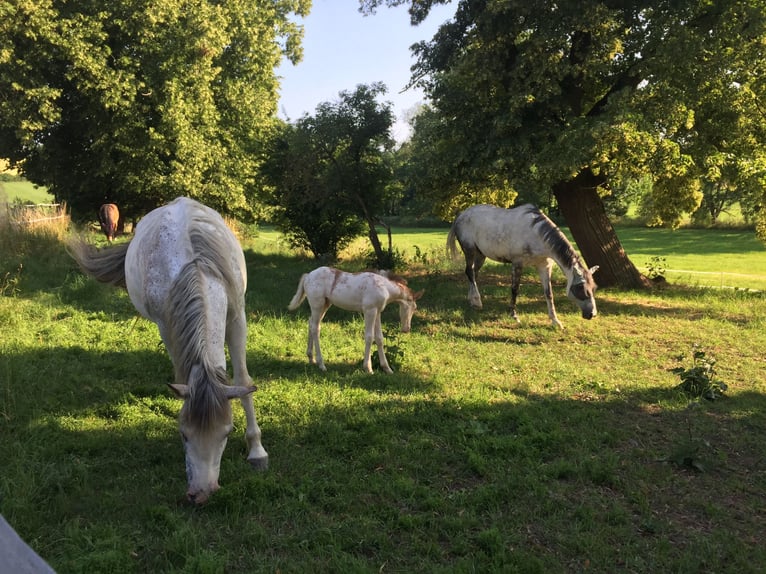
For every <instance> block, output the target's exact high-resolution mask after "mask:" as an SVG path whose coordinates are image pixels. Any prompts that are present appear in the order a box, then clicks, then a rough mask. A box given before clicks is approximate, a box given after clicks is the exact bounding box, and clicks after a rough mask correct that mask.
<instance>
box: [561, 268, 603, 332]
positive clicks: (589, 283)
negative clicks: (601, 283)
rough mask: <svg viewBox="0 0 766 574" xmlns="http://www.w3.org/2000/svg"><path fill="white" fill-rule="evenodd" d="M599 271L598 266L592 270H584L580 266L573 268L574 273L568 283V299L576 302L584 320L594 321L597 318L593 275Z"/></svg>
mask: <svg viewBox="0 0 766 574" xmlns="http://www.w3.org/2000/svg"><path fill="white" fill-rule="evenodd" d="M597 270H598V265H596V266H595V267H591V268H590V269H584V268H582V267H580V266H579V265H575V266H574V267H572V272H571V275H570V277H569V281H567V297H569V298H570V299H571V300H572V301H574V302H575V303H576V304H577V306H578V307H579V308H580V311H582V317H583V319H592V318H593V317H595V316H596V314H597V311H596V299H595V298H594V297H593V294H594V293H595V292H596V282H595V281H594V280H593V274H594V273H595V272H596V271H597Z"/></svg>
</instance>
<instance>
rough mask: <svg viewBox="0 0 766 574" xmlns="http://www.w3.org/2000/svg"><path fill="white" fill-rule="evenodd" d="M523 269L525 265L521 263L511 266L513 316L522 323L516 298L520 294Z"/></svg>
mask: <svg viewBox="0 0 766 574" xmlns="http://www.w3.org/2000/svg"><path fill="white" fill-rule="evenodd" d="M522 271H523V265H522V264H521V263H514V264H513V265H512V266H511V317H513V318H514V319H515V320H516V322H517V323H520V322H521V321H520V320H519V316H518V315H517V314H516V298H517V297H518V296H519V285H520V284H521V272H522Z"/></svg>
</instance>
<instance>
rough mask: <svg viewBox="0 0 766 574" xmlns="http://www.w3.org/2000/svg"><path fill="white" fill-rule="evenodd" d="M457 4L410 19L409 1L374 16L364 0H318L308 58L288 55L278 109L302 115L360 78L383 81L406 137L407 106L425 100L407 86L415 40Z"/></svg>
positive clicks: (308, 34)
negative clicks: (364, 10)
mask: <svg viewBox="0 0 766 574" xmlns="http://www.w3.org/2000/svg"><path fill="white" fill-rule="evenodd" d="M454 11H455V6H454V4H452V3H450V4H447V5H444V6H435V7H434V8H433V10H432V13H431V14H430V15H429V17H428V19H427V20H426V21H425V22H423V23H422V24H420V25H419V26H417V27H413V26H412V25H410V16H409V14H408V13H407V6H398V7H396V8H386V7H385V6H384V7H381V8H378V10H377V11H376V13H375V14H374V15H372V16H363V15H362V14H360V13H359V2H358V0H313V5H312V8H311V13H310V14H309V16H308V17H307V18H301V19H299V20H298V21H299V22H300V23H302V24H303V27H304V33H303V60H302V61H301V63H299V64H298V65H297V66H293V65H292V64H291V63H290V62H289V61H286V60H285V61H283V63H282V65H281V66H280V67H279V68H278V69H277V75H278V76H280V77H281V89H280V100H279V103H278V115H279V117H281V118H283V119H288V120H297V119H298V118H300V117H301V116H303V115H304V114H309V115H313V114H314V112H315V110H316V107H317V106H318V105H319V104H320V103H322V102H335V101H337V100H338V93H339V92H341V91H344V90H345V91H353V90H354V89H355V88H356V86H357V85H358V84H371V83H373V82H383V83H384V84H385V85H386V87H387V93H386V94H385V96H383V97H382V98H381V100H383V101H390V102H391V103H392V104H393V111H394V116H395V118H396V122H395V124H394V126H393V129H392V135H393V136H394V138H395V139H396V140H397V141H400V142H401V141H403V140H405V139H406V138H407V136H408V135H409V126H408V124H407V121H406V117H407V112H409V111H411V110H412V109H413V108H414V107H415V106H417V105H418V104H419V103H422V102H424V96H423V93H422V92H421V91H420V90H416V89H415V88H410V89H409V90H407V91H405V92H403V93H400V92H402V90H404V88H405V86H406V85H407V84H408V83H409V80H410V67H411V66H412V65H413V64H414V63H415V60H414V58H413V56H412V53H411V52H410V46H411V45H412V44H415V43H416V42H419V41H421V40H430V39H431V38H432V37H433V35H434V33H435V32H436V30H437V28H438V27H439V25H440V24H442V23H443V22H444V21H445V20H447V19H449V18H451V17H452V15H453V14H454Z"/></svg>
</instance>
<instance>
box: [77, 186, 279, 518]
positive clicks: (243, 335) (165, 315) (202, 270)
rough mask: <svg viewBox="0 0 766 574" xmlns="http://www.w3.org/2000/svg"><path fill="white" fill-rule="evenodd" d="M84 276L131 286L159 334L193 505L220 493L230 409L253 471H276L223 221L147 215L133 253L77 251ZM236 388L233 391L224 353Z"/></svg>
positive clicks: (178, 213) (207, 216)
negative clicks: (234, 404) (256, 401)
mask: <svg viewBox="0 0 766 574" xmlns="http://www.w3.org/2000/svg"><path fill="white" fill-rule="evenodd" d="M69 248H70V253H71V254H72V256H73V257H74V259H75V260H76V261H77V262H78V264H79V265H80V267H81V268H82V269H83V270H84V271H85V272H86V273H87V274H89V275H91V276H92V277H94V278H95V279H97V280H99V281H102V282H104V283H110V284H113V285H121V286H126V287H127V290H128V294H129V295H130V300H131V301H132V302H133V305H135V307H136V309H137V310H138V312H139V313H141V315H143V316H144V317H146V318H147V319H150V320H152V321H154V322H155V323H156V324H157V326H158V327H159V331H160V336H161V337H162V340H163V342H164V343H165V347H166V349H167V350H168V353H169V354H170V358H171V360H172V362H173V367H174V371H175V383H174V384H171V385H170V388H171V389H172V390H173V391H174V392H175V393H176V395H177V396H178V397H180V398H182V399H183V400H184V403H183V407H182V408H181V413H180V416H179V426H180V431H181V438H182V440H183V445H184V450H185V455H186V474H187V481H188V489H187V497H188V499H189V500H190V501H192V502H195V503H197V504H201V503H204V502H205V501H206V500H207V499H208V498H209V496H210V494H212V493H213V492H215V491H216V490H218V488H219V486H218V475H219V472H220V464H221V456H222V454H223V451H224V448H225V447H226V441H227V438H228V436H229V433H230V432H231V430H232V428H233V425H232V412H231V406H230V403H229V400H230V399H233V398H239V399H240V400H241V402H242V407H243V408H244V411H245V416H246V418H247V429H246V432H245V436H246V438H247V442H248V449H249V451H248V455H247V459H248V461H249V462H250V463H251V464H252V465H253V467H254V468H256V469H259V470H263V469H266V468H267V467H268V454H267V453H266V451H265V450H264V448H263V446H262V445H261V431H260V428H259V427H258V423H257V421H256V418H255V409H254V407H253V399H252V395H251V393H252V392H253V391H254V390H255V386H253V384H252V379H251V378H250V375H249V374H248V372H247V365H246V363H245V343H246V340H247V323H246V318H245V297H244V295H245V287H246V284H247V272H246V268H245V257H244V254H243V253H242V248H241V246H240V245H239V242H238V241H237V239H236V237H235V236H234V234H233V233H232V232H231V231H230V230H229V228H228V227H227V226H226V223H224V221H223V219H222V218H221V216H220V215H219V214H218V213H216V212H215V211H213V210H212V209H210V208H209V207H206V206H204V205H202V204H201V203H198V202H196V201H194V200H192V199H188V198H184V197H181V198H178V199H176V200H174V201H173V202H172V203H169V204H168V205H165V206H163V207H160V208H158V209H155V210H154V211H151V212H150V213H149V214H147V215H146V216H145V217H144V218H143V219H142V220H141V221H140V222H139V223H138V225H137V226H136V230H135V236H134V237H133V238H132V240H131V241H130V242H128V243H122V244H119V245H114V246H111V247H108V248H105V249H102V250H97V249H95V248H94V247H93V246H91V245H89V244H87V243H84V242H83V241H81V240H75V241H72V242H71V243H70V246H69ZM225 343H226V344H228V347H229V354H230V356H231V362H232V368H233V371H234V385H235V386H229V385H228V377H227V374H226V355H225V353H224V344H225Z"/></svg>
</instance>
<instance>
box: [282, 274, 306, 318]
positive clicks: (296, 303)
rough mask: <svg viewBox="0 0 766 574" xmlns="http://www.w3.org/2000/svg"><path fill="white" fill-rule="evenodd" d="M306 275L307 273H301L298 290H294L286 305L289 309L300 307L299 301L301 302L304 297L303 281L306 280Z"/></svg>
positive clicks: (293, 309)
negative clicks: (290, 299)
mask: <svg viewBox="0 0 766 574" xmlns="http://www.w3.org/2000/svg"><path fill="white" fill-rule="evenodd" d="M306 275H308V273H304V274H303V275H301V279H300V281H298V290H297V291H296V292H295V295H293V299H292V301H290V304H289V305H288V306H287V308H288V310H290V311H295V310H296V309H297V308H298V307H300V305H301V303H303V300H304V299H305V298H306V292H305V291H304V290H303V282H304V281H305V280H306Z"/></svg>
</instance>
